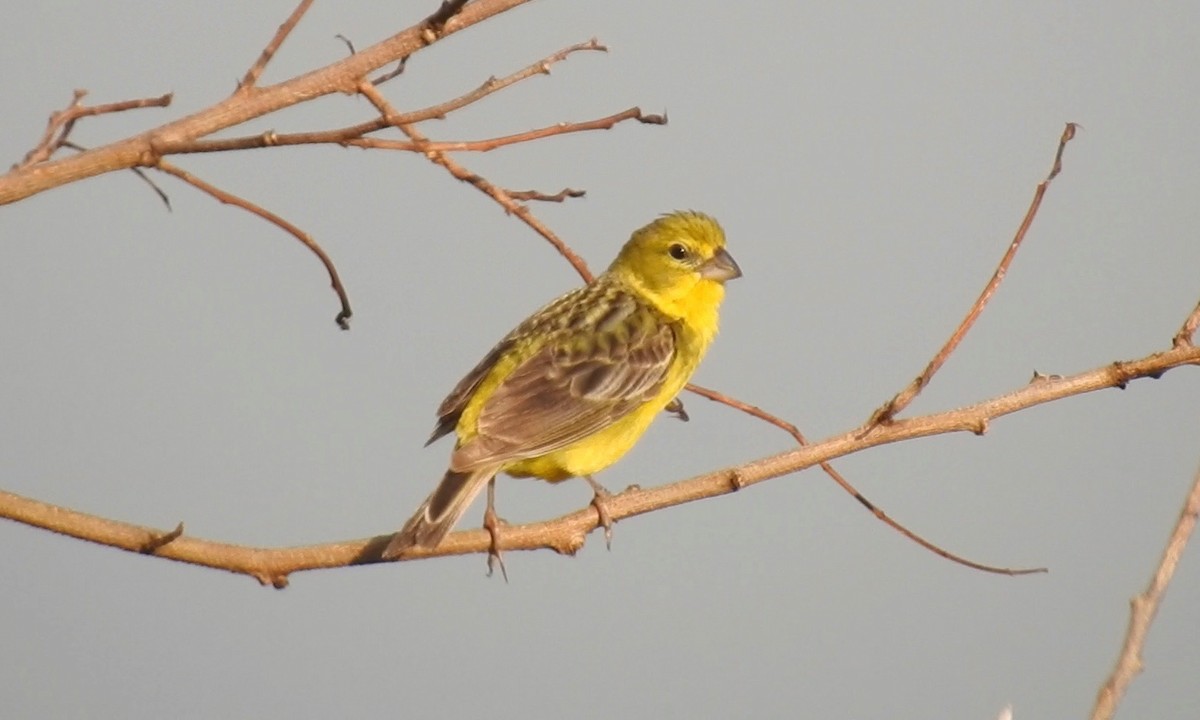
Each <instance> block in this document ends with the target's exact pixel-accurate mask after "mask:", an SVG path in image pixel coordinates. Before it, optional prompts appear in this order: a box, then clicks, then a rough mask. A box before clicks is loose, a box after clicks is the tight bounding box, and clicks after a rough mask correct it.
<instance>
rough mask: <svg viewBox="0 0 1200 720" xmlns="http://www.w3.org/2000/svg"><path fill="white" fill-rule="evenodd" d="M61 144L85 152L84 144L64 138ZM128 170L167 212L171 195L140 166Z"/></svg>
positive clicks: (169, 207)
mask: <svg viewBox="0 0 1200 720" xmlns="http://www.w3.org/2000/svg"><path fill="white" fill-rule="evenodd" d="M62 146H63V147H65V148H70V149H72V150H74V151H75V152H86V151H87V148H85V147H84V146H82V145H80V144H78V143H73V142H71V141H70V140H64V141H63V143H62ZM129 170H130V172H132V173H133V174H134V175H137V176H138V178H139V179H140V180H141V181H142V182H144V183H146V184H147V185H149V186H150V189H151V190H153V191H154V194H155V195H158V199H159V200H162V203H163V205H166V206H167V212H171V211H172V208H171V197H170V196H169V195H167V193H166V191H165V190H163V189H162V188H160V187H159V186H158V184H157V183H155V182H154V181H153V180H151V179H150V176H149V175H147V174H146V171H145V170H142V169H141V168H137V167H132V168H129Z"/></svg>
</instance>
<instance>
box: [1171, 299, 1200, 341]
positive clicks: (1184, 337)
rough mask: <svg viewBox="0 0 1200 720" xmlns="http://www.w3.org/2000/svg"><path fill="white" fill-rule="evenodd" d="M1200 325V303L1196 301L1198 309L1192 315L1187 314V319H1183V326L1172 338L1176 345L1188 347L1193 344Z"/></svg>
mask: <svg viewBox="0 0 1200 720" xmlns="http://www.w3.org/2000/svg"><path fill="white" fill-rule="evenodd" d="M1197 327H1200V303H1196V309H1195V310H1193V311H1192V314H1191V315H1188V316H1187V320H1184V321H1183V326H1182V327H1180V328H1179V332H1177V333H1175V337H1174V338H1173V339H1172V342H1173V344H1174V345H1175V347H1187V346H1189V345H1191V344H1192V341H1193V339H1194V338H1195V336H1196V328H1197Z"/></svg>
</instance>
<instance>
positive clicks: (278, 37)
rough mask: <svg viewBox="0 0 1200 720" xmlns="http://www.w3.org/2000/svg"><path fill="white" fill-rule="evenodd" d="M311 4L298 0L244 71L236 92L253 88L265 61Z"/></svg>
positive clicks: (275, 50) (310, 2)
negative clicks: (297, 3) (269, 40)
mask: <svg viewBox="0 0 1200 720" xmlns="http://www.w3.org/2000/svg"><path fill="white" fill-rule="evenodd" d="M312 4H313V0H300V4H299V5H297V6H296V9H295V10H293V11H292V14H291V15H288V18H287V20H284V21H283V23H282V24H281V25H280V26H279V29H278V30H276V31H275V37H273V38H271V42H269V43H267V46H266V47H265V48H263V51H262V53H260V54H259V56H258V59H257V60H255V61H254V64H253V65H251V66H250V69H249V70H247V71H246V75H245V77H243V78H242V81H241V82H239V83H238V87H237V92H238V93H246V92H249V91H250V90H252V89H254V86H255V84H256V83H258V78H259V77H260V76H261V75H262V74H263V70H266V68H267V63H269V62H271V58H273V57H275V53H276V52H278V51H279V48H280V46H281V45H283V41H284V40H287V36H288V35H290V34H291V33H292V30H294V29H296V25H297V24H298V23H299V22H300V18H302V17H304V13H306V12H308V8H309V7H310V6H311V5H312ZM235 94H236V93H235Z"/></svg>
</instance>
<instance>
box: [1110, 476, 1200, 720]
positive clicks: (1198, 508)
mask: <svg viewBox="0 0 1200 720" xmlns="http://www.w3.org/2000/svg"><path fill="white" fill-rule="evenodd" d="M1198 515H1200V471H1197V472H1196V479H1195V480H1193V481H1192V489H1191V490H1190V491H1188V495H1187V499H1186V500H1185V501H1184V503H1183V510H1182V511H1181V512H1180V513H1179V520H1178V521H1177V522H1176V523H1175V529H1174V530H1172V531H1171V537H1170V538H1169V539H1168V540H1167V546H1166V547H1165V548H1163V555H1162V559H1161V560H1159V562H1158V568H1157V569H1156V570H1155V571H1154V576H1153V577H1151V578H1150V584H1149V585H1147V586H1146V590H1145V591H1144V592H1142V594H1140V595H1136V596H1134V598H1133V600H1131V601H1130V602H1129V628H1128V629H1127V630H1126V631H1125V644H1124V645H1123V646H1122V648H1121V653H1120V655H1118V656H1117V663H1116V666H1115V667H1114V668H1113V671H1112V674H1111V675H1109V676H1108V680H1107V681H1106V682H1105V683H1104V685H1103V687H1101V688H1100V692H1099V694H1097V696H1096V705H1095V707H1094V708H1092V720H1109V719H1110V718H1112V716H1113V715H1114V714H1115V713H1116V711H1117V706H1118V705H1119V704H1120V703H1121V698H1123V697H1124V696H1125V691H1126V690H1128V689H1129V686H1130V684H1132V683H1133V679H1134V678H1135V677H1137V676H1138V674H1140V673H1141V672H1142V648H1143V647H1145V645H1146V635H1147V633H1149V631H1150V625H1151V624H1152V623H1153V622H1154V617H1155V615H1157V614H1158V606H1159V605H1161V604H1162V599H1163V595H1164V594H1166V592H1167V586H1168V585H1170V583H1171V576H1173V575H1174V574H1175V567H1176V566H1177V565H1178V564H1179V558H1180V557H1181V556H1182V555H1183V550H1184V548H1186V547H1187V543H1188V539H1189V538H1190V537H1191V535H1192V531H1193V530H1195V529H1196V518H1197V516H1198Z"/></svg>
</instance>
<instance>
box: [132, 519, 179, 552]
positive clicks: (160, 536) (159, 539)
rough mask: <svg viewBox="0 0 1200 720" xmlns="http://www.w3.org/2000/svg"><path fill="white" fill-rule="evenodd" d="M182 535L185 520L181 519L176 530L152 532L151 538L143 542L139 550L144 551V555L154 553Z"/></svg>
mask: <svg viewBox="0 0 1200 720" xmlns="http://www.w3.org/2000/svg"><path fill="white" fill-rule="evenodd" d="M181 535H183V522H182V521H180V523H179V524H178V525H176V526H175V529H174V530H171V531H169V532H165V533H154V534H152V535H151V536H150V538H149V539H148V540H146V542H145V543H143V544H142V547H141V549H140V550H138V552H140V553H142V554H143V555H153V554H154V553H156V552H158V550H159V548H162V547H163V546H165V545H169V544H170V543H172V542H174V541H175V540H176V539H178V538H179V536H181Z"/></svg>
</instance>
